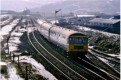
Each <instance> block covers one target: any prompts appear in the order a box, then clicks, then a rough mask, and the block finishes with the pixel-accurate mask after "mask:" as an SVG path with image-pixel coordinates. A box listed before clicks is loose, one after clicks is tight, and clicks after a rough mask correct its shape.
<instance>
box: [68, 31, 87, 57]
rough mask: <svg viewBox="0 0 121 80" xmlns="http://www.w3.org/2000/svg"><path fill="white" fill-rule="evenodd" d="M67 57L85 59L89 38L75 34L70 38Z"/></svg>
mask: <svg viewBox="0 0 121 80" xmlns="http://www.w3.org/2000/svg"><path fill="white" fill-rule="evenodd" d="M67 43H68V45H67V55H68V56H69V57H72V58H77V57H81V58H82V57H84V56H85V55H86V54H87V51H88V38H87V36H86V35H83V34H81V33H75V34H72V35H70V36H69V37H68V42H67Z"/></svg>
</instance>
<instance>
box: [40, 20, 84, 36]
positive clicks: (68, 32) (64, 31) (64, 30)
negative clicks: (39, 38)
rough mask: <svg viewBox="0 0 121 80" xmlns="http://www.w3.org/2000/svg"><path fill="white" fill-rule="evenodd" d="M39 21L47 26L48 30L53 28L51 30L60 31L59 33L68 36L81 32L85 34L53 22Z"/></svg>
mask: <svg viewBox="0 0 121 80" xmlns="http://www.w3.org/2000/svg"><path fill="white" fill-rule="evenodd" d="M38 23H39V24H40V25H42V26H44V28H46V29H48V30H49V29H50V28H51V31H53V32H55V33H58V34H63V35H66V36H70V35H80V34H81V35H84V34H82V33H81V32H78V31H74V30H71V29H67V28H63V27H60V26H56V25H54V24H51V23H49V22H47V21H44V20H38Z"/></svg>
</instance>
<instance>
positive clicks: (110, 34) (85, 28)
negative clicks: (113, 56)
mask: <svg viewBox="0 0 121 80" xmlns="http://www.w3.org/2000/svg"><path fill="white" fill-rule="evenodd" d="M78 27H79V29H81V30H85V31H93V32H98V33H102V34H104V35H106V36H109V37H110V36H116V37H120V35H118V34H114V33H109V32H104V31H99V30H96V29H92V28H87V27H84V26H78Z"/></svg>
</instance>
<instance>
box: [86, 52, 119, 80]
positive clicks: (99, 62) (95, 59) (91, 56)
mask: <svg viewBox="0 0 121 80" xmlns="http://www.w3.org/2000/svg"><path fill="white" fill-rule="evenodd" d="M86 57H87V58H88V59H90V60H93V63H94V64H95V65H96V66H97V67H99V68H100V69H102V70H104V71H106V72H108V73H110V75H112V77H114V78H116V79H119V78H120V73H119V72H117V71H116V70H114V69H113V68H112V67H110V66H109V65H107V64H106V63H104V62H103V61H102V60H100V59H99V58H98V57H97V56H96V55H94V54H92V53H91V52H88V54H87V55H86Z"/></svg>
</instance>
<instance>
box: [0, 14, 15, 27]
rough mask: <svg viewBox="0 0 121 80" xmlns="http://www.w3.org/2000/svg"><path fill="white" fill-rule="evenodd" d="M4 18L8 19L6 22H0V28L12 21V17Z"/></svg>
mask: <svg viewBox="0 0 121 80" xmlns="http://www.w3.org/2000/svg"><path fill="white" fill-rule="evenodd" d="M6 17H8V19H6V20H4V21H1V22H0V26H2V25H5V24H7V23H9V22H10V20H12V19H13V17H12V16H6Z"/></svg>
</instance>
